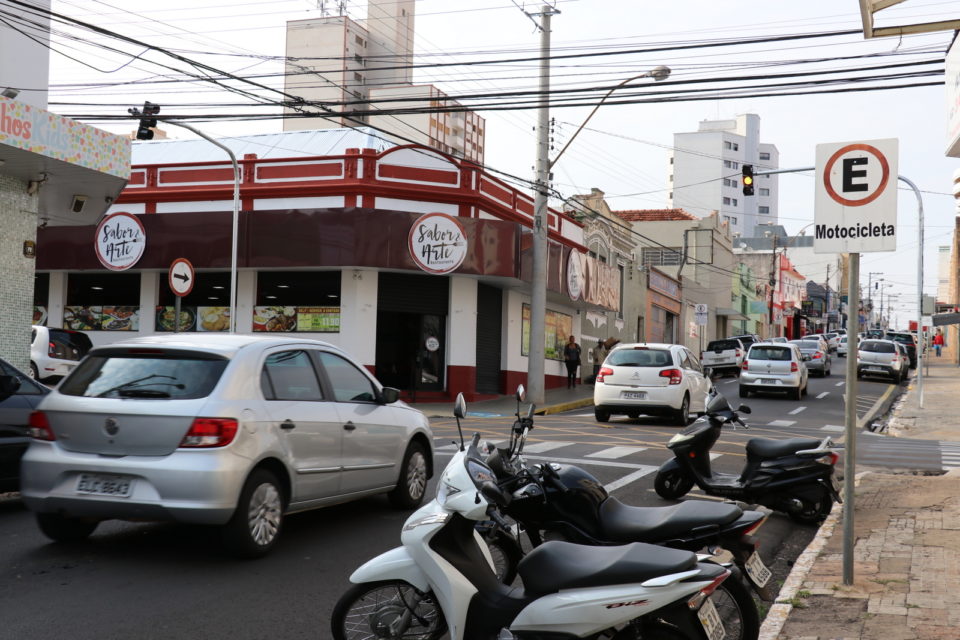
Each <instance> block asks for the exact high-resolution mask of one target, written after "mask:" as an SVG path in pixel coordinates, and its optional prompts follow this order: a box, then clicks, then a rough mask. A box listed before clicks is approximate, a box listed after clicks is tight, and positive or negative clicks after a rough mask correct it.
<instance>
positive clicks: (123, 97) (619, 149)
mask: <svg viewBox="0 0 960 640" xmlns="http://www.w3.org/2000/svg"><path fill="white" fill-rule="evenodd" d="M320 4H321V3H320V2H318V1H317V0H314V1H308V0H273V1H271V2H250V1H244V0H238V1H237V2H233V3H231V2H226V1H225V0H193V1H191V2H187V1H185V0H166V1H165V2H163V3H156V2H144V1H141V0H127V1H121V0H110V1H109V2H101V1H99V0H69V1H67V0H54V4H53V9H54V10H55V11H58V12H60V13H63V14H66V15H68V16H71V17H75V18H78V19H81V20H85V21H88V22H93V23H95V24H97V25H99V26H102V27H105V28H107V29H111V30H114V31H117V32H120V33H123V34H124V35H127V36H131V37H134V38H137V39H140V40H143V41H145V42H147V43H149V44H153V45H158V46H162V47H165V48H167V49H171V50H173V49H175V50H177V51H178V52H180V53H182V54H183V55H184V56H186V57H189V58H191V59H194V60H200V61H202V62H205V63H207V64H209V65H211V66H213V67H215V68H217V69H222V70H225V71H230V72H233V73H235V74H237V75H241V76H247V75H250V74H279V73H280V72H281V71H282V63H281V62H280V61H279V57H280V56H282V55H283V53H284V29H285V23H286V21H287V20H297V19H304V18H309V17H314V16H318V15H319V10H318V6H319V5H320ZM555 4H556V6H557V8H558V9H559V10H560V11H561V14H560V15H557V16H555V17H554V18H553V34H552V40H553V48H554V52H555V53H562V54H569V53H585V52H590V51H593V52H609V51H614V50H635V49H651V48H664V47H667V46H672V47H675V46H677V45H683V44H692V43H702V42H704V41H708V40H717V39H727V38H744V37H750V38H762V37H765V36H776V35H784V34H797V33H813V32H825V31H839V30H846V29H859V28H861V20H860V14H859V9H858V2H857V1H856V0H808V1H806V2H767V3H760V2H744V1H742V0H735V1H728V2H723V1H717V0H673V1H672V2H669V3H664V2H650V1H646V0H557V1H556V3H555ZM326 5H327V8H328V10H329V9H334V10H335V9H336V5H337V2H335V1H333V0H327V2H326ZM346 5H347V11H348V13H349V15H351V16H353V17H355V18H363V17H364V16H365V13H366V6H365V5H366V2H365V1H362V0H361V1H357V0H351V1H349V2H347V3H346ZM518 5H520V6H525V8H526V9H527V10H528V11H535V10H537V8H538V7H539V3H531V2H523V0H456V1H453V2H452V1H450V0H419V1H418V2H417V3H416V12H417V17H416V50H417V53H418V55H419V57H418V59H417V62H418V63H423V62H440V61H443V62H452V61H467V60H469V61H477V60H483V59H491V58H508V57H531V56H536V55H537V50H538V47H539V35H538V33H536V31H535V27H534V24H533V22H532V20H531V19H530V18H529V17H528V16H526V15H524V13H523V11H521V9H520V7H519V6H518ZM958 5H960V3H958V2H956V1H953V2H946V1H942V0H941V1H936V0H906V2H904V3H903V4H902V5H900V6H898V7H895V8H892V9H888V10H887V11H886V12H885V13H886V14H887V15H888V16H889V17H887V18H885V19H884V20H883V23H884V24H887V23H894V24H906V23H914V22H923V21H930V20H938V19H943V18H945V17H960V6H958ZM75 33H76V32H75ZM85 37H87V38H90V36H89V34H86V36H85ZM951 38H952V34H950V33H938V34H931V35H924V36H913V37H906V38H903V39H900V38H885V39H875V40H870V41H864V39H863V36H862V34H860V35H849V36H843V37H834V38H829V39H814V40H800V41H788V42H782V43H765V44H755V45H750V46H736V47H722V48H693V49H688V50H681V51H676V50H674V51H659V52H644V53H632V54H628V55H611V56H598V57H591V58H582V57H581V58H571V59H566V60H558V61H555V62H554V65H553V76H554V80H553V83H554V86H555V87H562V88H573V87H582V86H589V85H608V86H609V85H613V84H616V83H618V82H620V81H622V80H625V79H627V78H629V77H631V76H635V75H638V74H639V73H641V72H643V71H645V70H647V69H650V68H653V67H655V66H657V65H661V64H665V65H668V66H670V67H671V68H672V69H673V75H672V76H671V78H670V80H674V81H677V80H690V79H705V78H718V77H725V76H744V75H749V76H756V75H761V74H781V73H789V72H796V71H810V70H812V69H817V70H826V69H844V68H853V67H859V66H866V65H871V66H873V65H884V64H898V63H904V62H911V61H921V60H931V59H936V58H938V57H942V55H943V52H944V51H945V50H946V48H947V46H948V45H949V42H950V40H951ZM96 42H98V43H109V44H111V46H117V47H118V48H120V49H122V50H123V51H124V52H127V55H122V54H108V53H105V52H103V51H102V50H100V49H92V48H90V47H86V46H83V45H79V44H76V43H73V42H70V43H67V42H63V41H62V40H59V39H56V40H55V48H57V49H58V50H59V51H61V52H63V53H69V55H71V56H73V57H75V58H77V59H78V60H82V61H83V62H86V63H87V64H88V65H91V66H93V67H96V68H97V69H98V70H94V69H91V68H89V67H86V66H81V65H79V64H78V63H77V62H74V61H70V60H68V59H66V58H65V57H63V56H61V55H58V54H56V53H55V54H53V55H52V58H51V62H52V69H51V78H50V81H51V85H52V90H51V94H50V100H51V103H57V102H92V103H97V104H108V103H109V104H110V105H112V106H110V107H102V108H100V109H97V108H95V107H79V106H67V105H62V106H61V105H57V104H51V110H53V111H57V112H60V113H65V114H77V113H90V112H91V111H94V110H97V111H99V112H105V111H109V112H111V113H123V112H124V111H125V108H126V106H134V105H139V104H142V102H143V100H145V99H148V100H151V101H154V102H158V103H160V104H162V105H163V108H164V113H165V114H175V113H196V112H197V109H196V108H186V107H178V106H177V105H182V104H184V103H186V102H194V101H202V102H210V103H214V104H222V103H239V102H242V101H243V100H242V99H241V98H240V97H239V96H236V95H232V94H230V93H226V92H217V91H215V90H213V89H211V88H209V87H208V86H205V85H203V84H200V83H197V84H193V85H185V84H178V85H172V86H174V87H175V90H174V92H172V93H171V92H170V91H169V90H168V89H165V88H164V85H156V84H122V85H121V84H119V83H126V82H131V81H133V82H137V81H142V80H148V79H152V78H154V77H155V76H156V75H157V74H159V73H161V71H162V70H161V69H160V68H158V67H157V66H156V65H155V64H151V63H150V62H148V61H161V60H162V61H164V62H165V63H169V64H171V65H172V66H175V67H177V68H180V69H185V68H186V67H185V65H183V64H181V63H174V62H173V61H172V60H171V59H170V58H166V59H164V58H162V57H161V56H159V55H156V54H148V55H147V56H145V57H144V59H141V60H137V61H134V62H130V57H129V53H130V52H133V53H134V54H139V53H141V51H142V48H138V47H136V46H133V45H120V44H118V43H117V42H116V41H111V40H108V39H106V38H96ZM892 53H896V54H900V55H895V56H894V55H876V57H875V58H852V56H864V55H867V54H892ZM214 54H217V55H214ZM223 54H230V55H223ZM840 57H843V58H845V59H843V60H839V59H838V58H840ZM813 58H824V59H825V60H824V61H823V62H822V63H819V64H812V63H809V62H807V63H804V64H802V65H794V66H791V65H784V64H777V65H770V64H769V63H773V62H782V61H787V60H810V59H813ZM125 63H129V64H127V66H125V67H124V68H122V69H119V70H117V67H119V66H121V65H122V64H125ZM924 68H925V69H932V68H934V67H929V66H928V67H924ZM902 71H903V69H899V70H886V71H884V72H883V73H897V72H902ZM536 76H537V63H536V62H521V63H511V64H498V65H487V66H469V67H463V66H456V67H443V68H425V69H417V70H416V71H415V75H414V79H415V81H417V82H424V83H427V82H430V83H434V84H437V85H438V86H439V87H440V88H441V89H443V90H445V91H446V92H447V93H449V94H452V95H456V94H464V93H470V92H481V91H490V90H504V89H517V90H531V89H535V88H536ZM940 80H942V76H936V77H933V78H923V79H919V80H904V81H903V82H904V83H906V82H924V81H925V82H930V81H940ZM260 81H261V82H263V83H264V84H267V85H269V86H273V87H278V88H279V87H282V81H281V80H280V79H279V78H278V77H268V78H264V79H262V80H260ZM668 82H669V81H668ZM86 83H111V84H112V85H113V86H111V87H109V88H90V87H83V86H79V87H78V86H75V85H84V84H86ZM645 83H647V84H650V85H652V84H653V82H652V81H651V80H639V81H637V83H636V84H631V85H630V87H635V88H637V89H643V85H644V84H645ZM745 83H747V82H746V81H745ZM755 83H756V82H749V84H755ZM167 86H171V85H167ZM662 86H663V85H658V86H657V87H651V89H658V90H659V89H660V88H661V87H662ZM699 86H700V87H701V88H703V87H714V86H719V85H699ZM685 88H690V87H685ZM261 94H262V95H265V94H264V93H263V92H261ZM615 95H620V93H619V92H618V93H617V94H615ZM624 95H625V96H626V95H627V94H624ZM701 95H703V94H701ZM271 98H272V99H276V98H277V96H276V95H272V96H271ZM706 98H707V99H705V100H703V101H698V102H683V103H670V104H665V103H659V104H656V103H654V104H632V105H614V104H608V105H604V106H603V107H601V108H600V110H599V111H598V113H597V115H596V116H595V117H594V118H593V119H592V120H591V122H590V124H589V129H588V130H585V131H584V132H583V133H581V134H580V136H579V137H578V138H577V140H576V142H574V143H573V145H572V146H571V147H570V149H569V150H568V151H567V152H566V153H565V154H564V156H563V158H562V159H561V160H560V161H559V162H558V163H557V165H556V166H555V169H554V173H555V186H556V188H557V189H558V190H559V191H560V192H561V193H562V194H563V195H564V196H566V197H569V196H570V195H573V194H575V193H583V192H586V191H589V189H590V188H591V187H596V188H599V189H601V190H603V191H604V192H606V193H607V195H608V198H609V202H610V204H611V206H612V207H613V208H615V209H634V208H659V207H663V206H665V204H666V196H667V188H666V181H667V176H668V175H669V168H668V164H667V158H668V149H669V148H670V147H671V146H672V144H673V134H674V133H675V132H683V131H695V130H696V129H697V125H698V123H699V121H701V120H705V119H717V118H732V117H735V116H736V115H737V114H741V113H756V114H758V115H759V116H760V118H761V139H762V141H763V142H766V143H771V144H775V145H776V146H777V147H778V149H779V151H780V159H781V166H782V167H801V166H810V165H813V164H814V148H815V146H816V144H818V143H822V142H842V141H862V140H872V139H881V138H898V139H899V141H900V157H899V167H900V173H901V174H902V175H905V176H907V177H909V178H911V179H912V180H913V181H914V182H916V183H917V184H918V185H919V187H920V188H921V189H922V190H924V191H925V192H926V193H924V194H923V198H924V206H925V208H926V213H927V217H926V239H927V241H926V251H925V256H926V262H927V268H926V270H925V276H926V277H925V288H926V291H927V293H929V294H933V293H935V291H936V282H937V273H936V268H937V265H936V253H937V252H936V247H937V246H938V245H941V244H949V242H950V235H951V230H952V228H953V220H954V215H955V204H954V198H953V196H952V176H953V173H954V171H955V170H956V169H957V168H958V167H960V164H958V161H957V160H955V159H952V158H946V157H945V156H944V149H945V147H946V133H945V132H946V114H945V95H944V88H943V87H942V86H935V87H923V88H911V89H898V90H888V91H877V92H861V93H845V94H831V95H819V96H793V97H753V98H737V99H729V100H716V99H709V95H707V96H706ZM611 100H613V98H611ZM217 109H221V110H223V109H227V110H228V111H229V112H231V113H235V112H237V111H239V108H234V107H229V108H227V107H217V108H211V109H208V110H207V112H211V113H213V112H216V111H217ZM589 110H590V108H589V107H571V108H557V109H554V110H553V116H554V117H555V118H556V120H557V122H558V128H557V131H556V133H555V137H556V145H557V148H558V149H559V148H560V146H562V144H563V143H564V142H565V140H566V137H567V136H569V135H570V134H571V133H572V132H573V131H574V130H575V129H576V127H577V126H578V125H579V123H581V122H582V121H583V119H584V118H585V117H586V116H587V114H588V113H589ZM257 112H264V109H263V108H259V109H257ZM481 113H482V115H484V117H486V118H487V140H486V161H487V164H488V165H489V166H491V167H495V168H497V169H500V170H502V171H506V172H508V173H511V174H513V175H516V176H520V177H522V178H531V177H532V175H533V174H532V167H533V165H534V161H535V147H534V131H533V125H534V123H535V118H536V114H535V111H517V112H503V111H500V112H492V111H488V112H481ZM132 125H133V123H132V122H130V123H124V124H122V125H106V124H101V123H98V126H103V127H104V128H107V129H110V130H114V131H124V132H126V131H129V130H130V129H131V127H132ZM280 126H281V125H280V122H279V121H278V120H266V121H252V122H229V123H226V122H212V123H208V124H204V125H203V127H204V129H205V130H206V131H207V132H209V133H211V134H212V135H237V134H248V133H260V132H271V131H279V130H280ZM171 134H172V135H174V136H176V137H189V136H190V134H188V133H187V132H182V133H181V132H171ZM780 186H781V196H780V203H779V206H780V220H781V223H782V224H784V225H785V226H786V227H787V229H788V231H793V232H795V231H797V230H799V229H800V228H801V227H803V226H805V225H807V224H808V223H810V222H812V221H813V194H814V181H813V177H812V175H810V174H802V175H801V174H794V175H785V176H782V177H781V178H780ZM678 188H681V186H680V185H678ZM916 210H917V205H916V200H915V198H914V196H913V195H912V192H908V191H903V192H901V197H900V201H899V227H898V236H899V237H898V242H899V245H898V250H897V251H896V253H876V254H865V255H864V256H863V260H862V267H861V270H862V272H863V273H864V274H866V273H867V272H869V271H877V272H883V273H884V274H885V275H884V276H883V277H886V278H887V279H888V281H890V282H894V283H895V285H896V286H895V287H894V288H893V289H892V290H893V291H895V292H900V293H902V294H903V295H901V297H900V300H901V302H899V303H896V302H895V303H894V304H895V307H894V309H897V308H898V306H897V305H899V307H900V309H902V311H901V312H900V322H901V324H905V323H906V319H907V316H908V314H909V317H913V315H914V314H915V312H914V311H913V310H912V309H913V308H914V307H913V306H912V305H913V302H914V300H915V292H916V262H917V254H916V247H917V244H916V242H917V241H916V236H917V224H916ZM800 270H801V271H803V268H802V265H801V266H800ZM863 282H864V284H865V283H866V275H864V279H863ZM834 285H836V283H834Z"/></svg>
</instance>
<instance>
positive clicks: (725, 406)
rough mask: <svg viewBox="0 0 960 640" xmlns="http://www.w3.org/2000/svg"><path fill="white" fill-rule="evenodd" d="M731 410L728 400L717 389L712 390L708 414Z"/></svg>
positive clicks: (708, 400) (708, 397)
mask: <svg viewBox="0 0 960 640" xmlns="http://www.w3.org/2000/svg"><path fill="white" fill-rule="evenodd" d="M730 410H731V409H730V404H729V403H728V402H727V399H726V398H724V397H723V395H722V394H720V392H719V391H717V390H716V388H714V389H711V390H710V394H709V396H707V413H722V412H724V411H728V412H729V411H730Z"/></svg>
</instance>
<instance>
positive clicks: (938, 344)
mask: <svg viewBox="0 0 960 640" xmlns="http://www.w3.org/2000/svg"><path fill="white" fill-rule="evenodd" d="M933 349H934V350H935V351H936V352H937V357H938V358H939V357H940V351H941V350H942V349H943V332H942V331H941V330H940V329H937V335H935V336H933Z"/></svg>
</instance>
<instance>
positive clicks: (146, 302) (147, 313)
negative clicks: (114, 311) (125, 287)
mask: <svg viewBox="0 0 960 640" xmlns="http://www.w3.org/2000/svg"><path fill="white" fill-rule="evenodd" d="M51 275H52V274H51ZM51 280H52V279H51ZM159 281H160V278H159V274H158V273H157V272H156V271H143V272H141V273H140V335H150V334H153V333H156V331H157V302H159V301H160V295H159V292H160V288H159V287H160V282H159ZM50 284H51V291H52V289H53V286H52V285H53V283H52V282H51V283H50ZM164 285H166V278H164ZM51 297H52V296H51ZM199 322H200V321H199V319H198V320H197V323H198V324H199Z"/></svg>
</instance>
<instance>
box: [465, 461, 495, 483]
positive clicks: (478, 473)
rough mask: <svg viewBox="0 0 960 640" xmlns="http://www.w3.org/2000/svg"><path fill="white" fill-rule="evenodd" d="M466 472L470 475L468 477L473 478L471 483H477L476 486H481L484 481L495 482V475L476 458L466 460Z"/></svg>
mask: <svg viewBox="0 0 960 640" xmlns="http://www.w3.org/2000/svg"><path fill="white" fill-rule="evenodd" d="M467 473H468V474H469V475H470V479H471V480H473V484H475V485H477V487H482V486H483V484H484V483H485V482H493V483H496V482H497V477H496V476H495V475H494V474H493V470H491V469H490V467H488V466H487V465H485V464H483V463H482V462H477V461H476V460H467Z"/></svg>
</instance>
